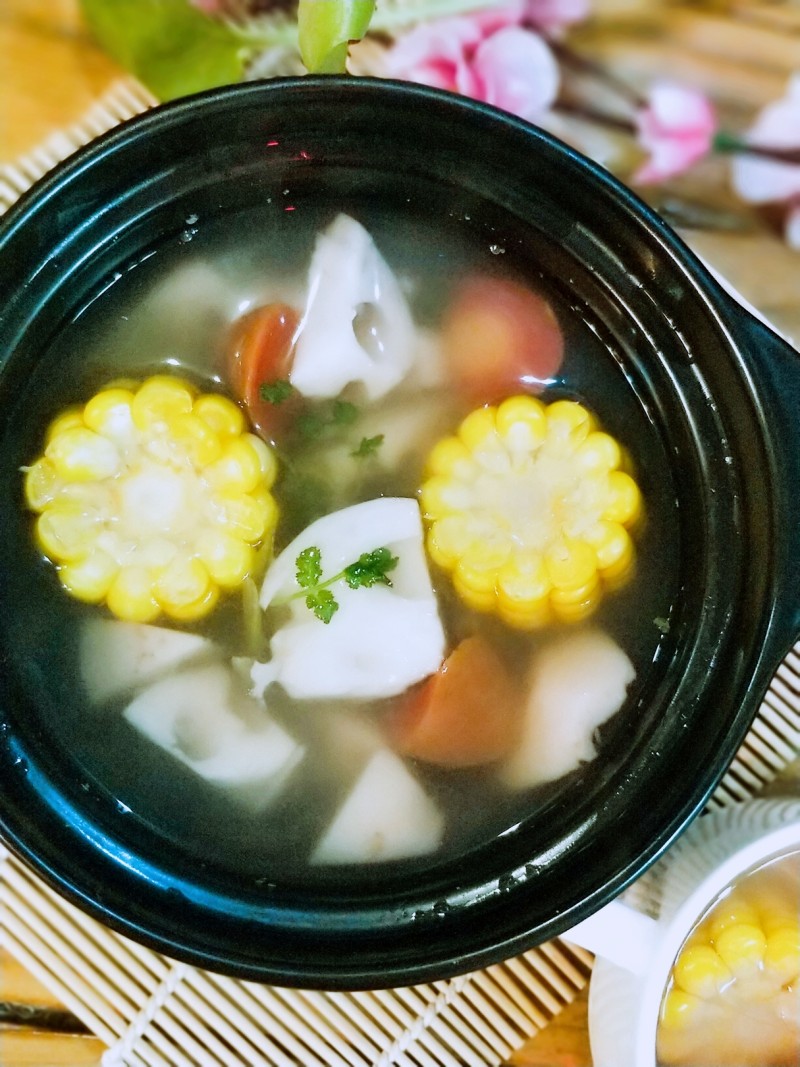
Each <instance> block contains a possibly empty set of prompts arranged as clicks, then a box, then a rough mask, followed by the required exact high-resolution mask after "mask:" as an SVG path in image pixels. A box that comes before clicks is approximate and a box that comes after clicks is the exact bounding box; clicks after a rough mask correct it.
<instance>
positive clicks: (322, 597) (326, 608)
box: [306, 589, 339, 623]
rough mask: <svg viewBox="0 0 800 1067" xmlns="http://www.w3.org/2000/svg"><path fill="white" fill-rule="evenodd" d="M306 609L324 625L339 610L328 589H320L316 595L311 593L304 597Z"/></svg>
mask: <svg viewBox="0 0 800 1067" xmlns="http://www.w3.org/2000/svg"><path fill="white" fill-rule="evenodd" d="M306 607H307V608H309V609H310V610H311V611H313V612H314V614H315V615H316V616H317V618H318V619H320V620H321V621H322V622H324V623H329V622H330V621H331V619H332V618H333V616H334V615H335V614H336V612H337V611H338V610H339V605H338V603H337V601H336V598H335V597H334V595H333V593H332V592H331V591H330V589H320V590H318V591H317V592H316V593H311V594H310V595H309V596H307V597H306Z"/></svg>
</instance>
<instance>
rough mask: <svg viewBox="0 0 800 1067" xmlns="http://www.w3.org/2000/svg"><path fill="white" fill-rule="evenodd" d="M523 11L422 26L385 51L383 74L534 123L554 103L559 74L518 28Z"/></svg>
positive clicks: (541, 46) (543, 49)
mask: <svg viewBox="0 0 800 1067" xmlns="http://www.w3.org/2000/svg"><path fill="white" fill-rule="evenodd" d="M524 8H525V4H524V2H522V0H521V2H519V3H516V4H505V5H503V6H501V7H497V8H493V9H491V10H487V11H480V12H477V13H476V14H475V15H470V16H467V15H464V16H459V17H456V18H449V19H439V20H437V21H435V22H422V23H420V24H419V25H417V26H416V27H415V28H414V29H413V30H411V31H410V32H409V33H407V34H405V35H404V36H403V37H401V38H399V40H398V41H397V42H396V43H395V44H394V46H393V47H392V48H391V49H390V51H389V53H388V55H387V57H386V69H387V73H388V74H389V76H390V77H395V78H403V79H405V80H407V81H415V82H421V83H422V84H423V85H431V86H434V87H435V88H438V89H448V90H450V91H451V92H457V93H461V94H462V95H463V96H469V97H472V98H473V99H474V100H482V101H484V102H485V103H489V104H494V105H495V106H496V107H500V108H504V109H505V110H506V111H511V112H513V113H514V114H516V115H519V116H521V117H522V118H526V119H533V118H536V117H537V116H540V115H542V114H543V113H544V112H545V111H547V109H548V108H549V107H550V106H551V105H552V104H553V102H554V101H555V99H556V95H557V93H558V85H559V70H558V64H557V63H556V60H555V58H554V56H553V54H552V52H551V51H550V48H549V47H548V46H547V44H546V43H545V41H544V40H543V39H542V38H541V37H540V36H539V35H538V34H537V33H534V32H533V31H532V30H528V29H523V28H522V26H521V25H520V20H521V18H522V16H523V14H524Z"/></svg>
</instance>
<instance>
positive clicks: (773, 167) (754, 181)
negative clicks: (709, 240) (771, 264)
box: [731, 74, 800, 249]
mask: <svg viewBox="0 0 800 1067" xmlns="http://www.w3.org/2000/svg"><path fill="white" fill-rule="evenodd" d="M747 140H748V142H749V143H750V144H753V145H759V146H761V147H763V148H800V74H796V75H795V76H794V77H793V78H792V79H791V80H790V82H789V85H788V88H787V90H786V95H785V96H784V97H782V98H781V99H780V100H775V101H774V102H773V103H771V104H768V105H767V107H765V108H764V110H763V111H762V112H761V113H760V115H759V116H758V118H757V119H756V122H755V125H754V126H753V128H752V129H751V130H750V132H749V133H748V135H747ZM731 180H732V183H733V188H734V189H735V191H736V193H737V195H738V196H740V197H741V198H742V200H745V201H747V202H748V203H750V204H770V203H784V202H785V204H786V206H787V209H788V210H787V215H786V221H785V229H784V233H785V236H786V240H787V242H788V244H789V245H790V246H791V247H792V248H797V249H800V164H798V163H781V162H779V161H777V160H771V159H764V158H763V157H759V156H748V155H739V156H736V157H734V160H733V163H732V166H731Z"/></svg>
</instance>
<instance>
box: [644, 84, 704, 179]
mask: <svg viewBox="0 0 800 1067" xmlns="http://www.w3.org/2000/svg"><path fill="white" fill-rule="evenodd" d="M716 128H717V119H716V115H715V113H714V109H713V108H712V106H711V104H710V103H709V101H708V100H707V99H706V97H705V96H704V95H703V94H702V93H701V92H698V91H697V90H696V89H688V88H686V87H685V86H682V85H675V84H673V83H671V82H657V83H656V84H655V85H653V86H652V87H651V89H650V102H649V104H648V105H647V106H646V107H643V108H642V109H641V110H640V111H639V113H638V115H637V116H636V130H637V135H638V140H639V144H640V145H641V147H642V148H643V149H644V150H645V151H646V152H649V153H650V158H649V159H648V160H647V162H646V163H645V164H644V165H643V166H641V167H640V168H639V170H638V171H637V172H636V173H635V174H634V175H633V179H632V180H633V181H634V182H638V183H639V184H640V185H649V184H652V183H654V182H660V181H664V179H665V178H672V177H674V176H675V175H676V174H682V173H683V172H684V171H685V170H688V169H689V167H691V165H692V164H693V163H695V162H697V160H698V159H701V158H702V157H703V156H704V155H706V154H707V153H708V152H709V151H710V149H711V144H712V141H713V139H714V133H715V131H716Z"/></svg>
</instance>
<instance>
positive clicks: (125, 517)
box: [25, 375, 278, 622]
mask: <svg viewBox="0 0 800 1067" xmlns="http://www.w3.org/2000/svg"><path fill="white" fill-rule="evenodd" d="M277 472H278V467H277V460H276V458H275V454H274V452H273V451H272V449H270V448H269V447H268V446H267V445H266V444H265V443H264V442H263V441H261V440H260V438H257V437H255V436H253V435H252V434H250V433H247V432H246V431H245V422H244V417H243V415H242V413H241V411H240V410H239V408H238V407H237V406H236V405H235V404H234V403H233V402H232V401H230V400H228V399H227V398H226V397H222V396H217V395H214V394H201V395H198V394H197V391H196V390H195V389H194V387H193V386H191V385H190V384H189V383H188V382H185V381H182V380H181V379H178V378H170V377H168V376H166V375H155V376H153V377H151V378H148V379H147V380H146V381H145V382H143V383H141V384H137V383H135V382H124V383H120V382H117V383H112V384H111V385H109V386H107V387H106V388H104V389H102V390H100V392H98V393H96V394H95V395H94V396H93V397H92V398H91V399H90V400H89V401H88V402H87V403H86V404H85V405H84V407H83V408H70V409H69V410H68V411H66V412H64V413H63V414H62V415H60V416H58V417H57V418H56V419H54V420H53V422H52V423H51V424H50V426H49V428H48V431H47V435H46V444H45V452H44V455H42V456H40V457H39V458H38V459H36V461H35V462H34V463H33V464H31V466H30V467H28V468H26V471H25V499H26V502H27V505H28V507H29V508H30V509H31V510H32V511H34V512H37V513H38V518H37V522H36V536H37V539H38V542H39V545H40V547H41V548H42V551H43V552H44V553H45V555H47V556H48V557H49V558H50V559H51V560H52V561H53V562H54V563H55V564H56V566H57V567H58V571H59V577H60V580H61V583H62V585H63V586H64V588H65V589H66V590H67V591H68V592H69V593H70V594H71V595H72V596H74V597H75V598H76V599H78V600H83V601H86V602H88V603H93V604H100V603H105V604H106V605H107V606H108V608H109V609H110V610H111V612H112V613H113V614H114V615H116V616H118V617H119V618H121V619H127V620H130V621H136V622H150V621H152V620H153V619H155V618H157V617H158V616H159V615H160V614H165V615H169V616H171V617H172V618H174V619H177V620H179V621H181V622H191V621H194V620H196V619H199V618H201V617H203V616H204V615H206V614H207V613H208V612H209V611H211V609H212V608H213V607H214V605H215V604H216V602H217V600H218V598H219V592H220V589H234V588H235V587H237V586H238V585H240V584H241V583H242V582H243V581H244V580H245V579H246V578H247V577H248V576H249V575H250V574H251V573H252V572H253V570H254V568H255V567H256V566H257V561H258V560H259V559H262V558H264V557H265V553H264V552H263V551H262V549H264V548H265V546H266V547H267V548H268V547H269V545H270V544H271V541H272V535H273V532H274V529H275V525H276V523H277V519H278V511H277V506H276V504H275V500H274V499H273V497H272V495H271V494H270V492H269V490H270V487H271V486H272V484H273V483H274V481H275V478H276V476H277ZM266 554H268V553H266Z"/></svg>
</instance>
